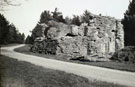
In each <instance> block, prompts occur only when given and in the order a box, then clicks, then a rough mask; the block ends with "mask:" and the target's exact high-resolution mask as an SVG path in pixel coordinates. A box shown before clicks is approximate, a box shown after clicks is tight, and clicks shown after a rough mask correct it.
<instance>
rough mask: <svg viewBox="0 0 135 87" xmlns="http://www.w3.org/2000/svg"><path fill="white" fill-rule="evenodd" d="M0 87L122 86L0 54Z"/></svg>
mask: <svg viewBox="0 0 135 87" xmlns="http://www.w3.org/2000/svg"><path fill="white" fill-rule="evenodd" d="M0 87H123V86H120V85H116V84H112V83H106V82H101V81H96V80H93V81H89V80H88V79H86V78H84V77H81V76H77V75H74V74H69V73H65V72H62V71H57V70H52V69H47V68H43V67H40V66H36V65H33V64H30V63H27V62H23V61H18V60H15V59H12V58H9V57H6V56H0Z"/></svg>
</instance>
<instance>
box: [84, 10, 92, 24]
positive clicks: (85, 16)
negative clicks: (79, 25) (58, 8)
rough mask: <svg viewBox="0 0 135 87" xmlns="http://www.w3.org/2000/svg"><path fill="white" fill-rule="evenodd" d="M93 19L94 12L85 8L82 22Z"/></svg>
mask: <svg viewBox="0 0 135 87" xmlns="http://www.w3.org/2000/svg"><path fill="white" fill-rule="evenodd" d="M91 19H93V14H92V13H90V12H89V11H88V10H85V11H84V13H83V15H82V22H85V23H88V24H89V20H91Z"/></svg>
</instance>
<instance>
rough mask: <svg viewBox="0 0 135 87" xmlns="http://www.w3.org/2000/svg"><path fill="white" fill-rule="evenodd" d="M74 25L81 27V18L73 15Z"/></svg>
mask: <svg viewBox="0 0 135 87" xmlns="http://www.w3.org/2000/svg"><path fill="white" fill-rule="evenodd" d="M72 24H75V25H78V26H80V25H81V21H80V17H79V16H76V15H73V19H72Z"/></svg>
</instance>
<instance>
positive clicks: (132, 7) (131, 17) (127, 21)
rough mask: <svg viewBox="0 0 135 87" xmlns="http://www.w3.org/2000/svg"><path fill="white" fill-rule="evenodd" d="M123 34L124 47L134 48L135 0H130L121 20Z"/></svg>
mask: <svg viewBox="0 0 135 87" xmlns="http://www.w3.org/2000/svg"><path fill="white" fill-rule="evenodd" d="M122 23H123V25H124V32H125V45H126V46H129V45H131V46H135V0H132V1H131V2H130V4H129V6H128V10H127V11H126V12H125V14H124V19H123V20H122Z"/></svg>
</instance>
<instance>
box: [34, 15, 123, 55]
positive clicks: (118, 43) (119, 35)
mask: <svg viewBox="0 0 135 87" xmlns="http://www.w3.org/2000/svg"><path fill="white" fill-rule="evenodd" d="M33 36H34V37H35V38H36V39H35V43H34V44H33V46H32V49H31V50H32V51H33V52H40V53H45V54H54V55H68V56H71V57H81V56H91V55H97V56H98V57H106V55H112V54H113V53H114V52H116V51H117V50H120V49H122V48H123V47H124V31H123V26H122V24H121V22H120V21H118V20H116V19H115V18H111V17H106V16H95V17H93V19H91V20H90V22H89V24H87V23H82V24H81V25H80V26H76V25H66V24H63V23H58V22H55V21H49V22H48V24H38V25H37V26H36V27H35V29H34V30H33Z"/></svg>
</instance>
